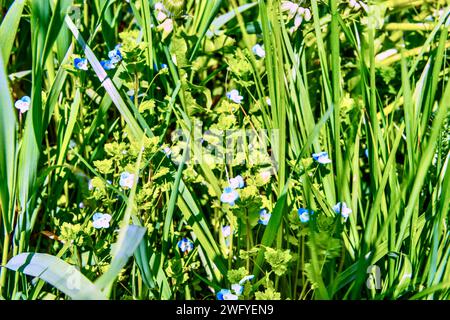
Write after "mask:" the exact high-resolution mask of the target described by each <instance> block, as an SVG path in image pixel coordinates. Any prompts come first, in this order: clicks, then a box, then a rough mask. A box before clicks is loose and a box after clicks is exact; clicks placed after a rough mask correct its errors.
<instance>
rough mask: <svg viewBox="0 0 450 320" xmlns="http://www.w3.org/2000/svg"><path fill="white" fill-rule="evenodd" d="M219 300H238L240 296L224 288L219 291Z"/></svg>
mask: <svg viewBox="0 0 450 320" xmlns="http://www.w3.org/2000/svg"><path fill="white" fill-rule="evenodd" d="M217 300H238V296H237V295H235V294H232V293H231V291H230V290H228V289H222V290H220V291H219V292H217Z"/></svg>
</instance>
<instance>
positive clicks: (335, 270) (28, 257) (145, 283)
mask: <svg viewBox="0 0 450 320" xmlns="http://www.w3.org/2000/svg"><path fill="white" fill-rule="evenodd" d="M155 2H156V1H151V0H131V1H130V3H127V2H125V1H104V0H95V1H81V0H51V1H40V0H29V1H20V0H16V1H12V0H6V1H2V2H0V7H1V9H2V11H1V12H2V15H1V18H0V41H1V43H2V48H1V50H0V90H1V94H0V105H1V106H2V108H0V179H1V180H2V183H1V184H0V199H1V202H0V210H1V218H0V219H1V220H0V227H1V231H0V252H1V263H0V269H1V273H0V298H3V299H8V300H30V299H135V300H145V299H163V300H168V299H178V300H182V299H215V298H216V294H217V292H218V291H220V290H221V289H230V288H231V285H233V284H235V283H237V282H238V281H239V280H240V279H242V278H243V277H244V276H246V275H254V276H255V277H254V279H253V280H251V281H248V282H246V284H245V285H244V290H243V293H242V294H241V295H240V297H239V298H240V299H293V300H305V299H337V300H341V299H376V300H378V299H393V300H394V299H436V300H438V299H448V298H449V297H450V264H449V263H448V260H449V255H450V239H449V232H448V228H447V225H448V223H449V221H448V218H449V204H450V201H449V200H450V191H449V190H450V186H449V184H450V174H449V170H448V165H449V159H450V153H449V152H450V143H449V135H450V129H449V116H450V113H449V111H450V102H449V101H450V82H449V81H448V79H449V70H450V69H449V59H448V55H447V53H448V48H450V40H449V39H448V31H449V26H450V9H449V7H446V5H447V6H448V3H447V2H446V1H442V0H439V1H434V2H430V1H403V0H390V1H375V0H374V1H369V0H368V1H367V7H365V6H363V7H361V8H360V9H359V10H356V9H354V8H351V7H350V6H349V5H348V2H346V1H337V0H327V1H317V0H310V1H309V0H308V1H304V2H303V3H302V6H303V7H305V8H307V9H308V10H310V13H311V19H306V17H304V19H303V21H302V23H301V24H300V26H299V27H298V30H297V31H294V32H291V31H292V27H293V24H294V21H293V19H291V20H289V19H288V17H287V13H286V12H282V11H281V9H280V8H281V3H282V2H283V1H278V0H277V1H264V0H258V1H247V0H232V1H220V0H217V1H206V0H205V1H204V0H185V1H173V0H165V1H163V2H164V5H165V6H166V8H168V9H169V10H170V11H171V12H172V14H173V15H172V16H170V17H169V18H167V19H172V23H173V30H170V32H164V31H163V30H162V28H159V27H158V25H159V24H160V23H162V20H163V19H161V21H158V12H157V10H155V7H154V4H155ZM70 12H72V13H71V14H70V15H68V14H69V13H70ZM165 13H166V14H168V13H167V12H165ZM159 17H160V16H159ZM166 22H167V21H166ZM118 43H121V44H122V47H120V51H121V54H122V56H123V59H122V61H121V62H120V63H119V64H118V65H117V66H116V68H115V69H113V70H105V69H104V68H103V67H102V64H101V61H103V60H105V59H108V52H110V51H111V50H113V49H114V47H115V46H116V44H118ZM255 44H261V45H262V44H264V50H265V57H263V58H261V57H258V56H257V55H256V54H254V53H253V52H252V50H253V47H254V45H255ZM76 57H85V58H87V61H88V65H89V68H88V70H87V71H84V70H77V69H76V68H75V67H74V59H75V58H76ZM163 64H165V65H166V66H167V67H166V68H163V66H162V65H163ZM232 89H238V90H239V93H240V95H242V96H243V100H242V103H241V104H238V103H232V101H231V100H230V99H228V98H227V96H226V93H227V92H229V91H231V90H232ZM25 95H26V96H30V97H31V104H30V109H29V110H28V111H27V112H26V113H24V114H19V112H18V110H17V109H16V108H15V107H14V105H15V102H16V101H17V100H18V99H20V98H22V97H23V96H25ZM267 98H269V99H270V102H269V101H268V100H267ZM199 123H201V127H199V126H198V124H199ZM227 130H228V131H227ZM230 131H233V135H234V136H233V139H234V140H233V141H234V143H236V141H240V144H239V145H238V147H239V148H240V147H242V149H241V150H238V149H236V150H233V153H232V154H231V155H232V156H233V157H234V158H233V161H225V159H226V151H227V150H226V149H225V144H220V145H217V144H215V143H214V141H215V139H216V138H220V139H222V138H225V137H226V138H230V136H227V134H230ZM180 132H182V135H183V139H181V140H174V139H173V135H175V134H177V133H178V134H179V133H180ZM255 133H256V134H259V135H258V137H257V138H255V137H252V134H255ZM239 139H240V140H239ZM230 141H231V140H230ZM263 143H266V144H267V151H268V152H270V153H271V154H270V155H271V156H272V158H271V161H269V160H268V159H265V162H263V163H252V161H250V160H251V159H252V157H254V156H255V155H257V151H255V149H257V148H258V147H259V146H261V144H263ZM167 147H170V150H171V152H172V153H171V154H170V155H169V156H166V154H165V152H164V148H167ZM206 147H214V148H215V150H216V151H219V152H221V153H219V154H215V155H203V157H202V158H201V159H200V161H196V160H197V159H198V156H199V154H200V153H201V152H202V151H204V150H205V148H206ZM187 148H189V152H188V151H187ZM183 150H184V151H183ZM166 151H167V150H166ZM321 151H326V152H327V153H328V155H329V158H330V159H331V163H329V164H320V163H318V162H317V161H314V160H313V158H312V154H313V153H319V152H321ZM238 160H244V161H243V162H242V161H238ZM269 168H270V170H271V172H272V174H271V176H270V178H269V179H264V178H262V176H260V173H261V172H262V171H264V170H268V169H269ZM125 171H127V172H129V173H134V174H135V175H136V177H138V179H136V180H134V183H133V186H132V187H131V188H126V187H123V186H121V185H120V181H121V174H122V173H123V172H125ZM238 175H241V176H242V177H243V178H244V180H245V187H243V188H238V189H236V192H238V194H239V199H238V200H237V201H236V204H235V205H234V206H231V205H229V204H226V203H224V202H222V201H221V199H220V198H221V194H222V192H224V188H225V187H227V185H228V184H229V183H230V182H229V179H231V178H233V177H236V176H238ZM338 202H345V203H346V204H347V206H348V207H349V208H350V209H351V211H352V212H351V213H350V214H349V217H348V219H344V218H341V214H340V213H339V212H338V213H335V212H334V211H333V206H335V205H336V203H338ZM299 208H307V209H309V210H312V211H314V213H313V214H311V215H310V219H309V222H307V223H302V222H301V221H300V219H299V216H298V214H297V210H298V209H299ZM260 209H266V210H267V211H268V212H270V213H271V218H270V220H269V223H268V224H267V225H262V224H259V223H258V219H259V211H260ZM96 212H101V213H107V214H109V215H110V216H111V222H110V225H109V227H107V228H104V229H94V227H93V222H92V221H93V216H94V213H96ZM224 226H230V228H231V230H232V234H231V236H229V237H228V238H225V237H224V236H223V235H222V227H224ZM183 238H188V239H189V240H190V241H192V243H193V249H192V250H188V251H186V252H183V251H182V250H180V248H179V246H178V243H179V241H180V240H181V239H183ZM267 248H273V249H275V253H274V254H273V255H271V253H272V251H271V250H267ZM42 270H45V272H43V273H40V272H42ZM370 270H372V271H373V270H375V271H373V272H375V273H373V274H371V272H372V271H370ZM69 273H70V275H69V278H70V279H71V281H72V280H73V281H75V283H76V284H77V285H76V286H75V287H74V283H72V282H67V281H66V280H67V277H68V276H67V275H68V274H69ZM32 277H38V278H40V280H39V281H37V282H36V280H33V278H32ZM377 277H379V278H377ZM375 278H376V279H375ZM374 279H375V280H374ZM78 285H80V286H78Z"/></svg>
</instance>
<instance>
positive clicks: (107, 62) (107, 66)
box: [100, 60, 116, 70]
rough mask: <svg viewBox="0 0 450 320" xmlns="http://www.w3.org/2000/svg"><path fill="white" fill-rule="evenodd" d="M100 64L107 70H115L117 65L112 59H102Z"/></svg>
mask: <svg viewBox="0 0 450 320" xmlns="http://www.w3.org/2000/svg"><path fill="white" fill-rule="evenodd" d="M100 64H101V65H102V67H103V69H105V70H113V69H115V68H116V65H115V64H114V63H112V62H111V60H102V61H100Z"/></svg>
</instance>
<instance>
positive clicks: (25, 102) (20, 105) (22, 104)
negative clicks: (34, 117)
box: [14, 96, 31, 114]
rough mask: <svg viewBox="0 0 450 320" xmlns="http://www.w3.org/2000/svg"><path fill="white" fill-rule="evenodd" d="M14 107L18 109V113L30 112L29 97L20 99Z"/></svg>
mask: <svg viewBox="0 0 450 320" xmlns="http://www.w3.org/2000/svg"><path fill="white" fill-rule="evenodd" d="M14 106H15V107H16V108H17V109H19V112H20V113H21V114H22V113H25V112H27V111H28V110H30V106H31V98H30V97H29V96H24V97H22V98H21V99H19V100H17V101H16V103H15V104H14Z"/></svg>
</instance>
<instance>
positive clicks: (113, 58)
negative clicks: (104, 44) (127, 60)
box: [108, 44, 122, 64]
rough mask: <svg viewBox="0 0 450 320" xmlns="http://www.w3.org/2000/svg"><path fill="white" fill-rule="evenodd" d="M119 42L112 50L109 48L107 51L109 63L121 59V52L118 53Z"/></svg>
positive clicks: (117, 61)
mask: <svg viewBox="0 0 450 320" xmlns="http://www.w3.org/2000/svg"><path fill="white" fill-rule="evenodd" d="M120 47H121V46H120V44H118V45H117V46H116V47H115V48H114V50H111V51H110V52H109V53H108V58H109V60H110V61H111V63H112V64H117V63H119V62H120V61H122V53H120V50H119V49H120Z"/></svg>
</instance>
